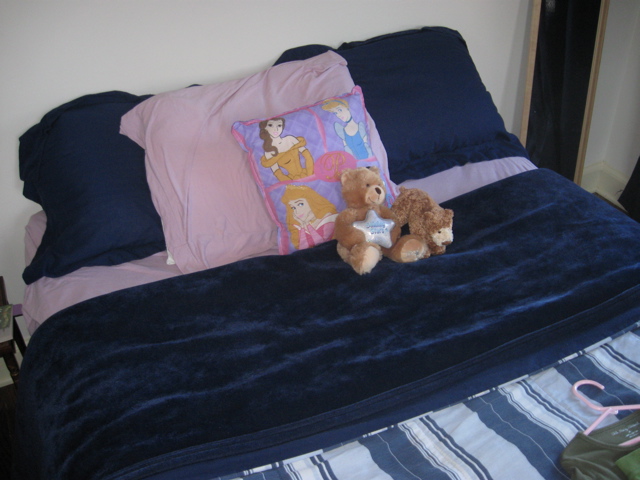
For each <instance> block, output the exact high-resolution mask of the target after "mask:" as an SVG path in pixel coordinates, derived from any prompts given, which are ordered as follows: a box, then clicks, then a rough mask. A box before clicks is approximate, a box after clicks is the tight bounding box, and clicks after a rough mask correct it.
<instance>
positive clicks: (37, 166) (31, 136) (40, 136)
mask: <svg viewBox="0 0 640 480" xmlns="http://www.w3.org/2000/svg"><path fill="white" fill-rule="evenodd" d="M148 97H149V96H142V97H140V96H136V95H131V94H129V93H125V92H115V91H114V92H105V93H99V94H94V95H86V96H83V97H80V98H78V99H76V100H73V101H71V102H69V103H66V104H64V105H61V106H60V107H58V108H56V109H54V110H52V111H51V112H49V113H47V114H46V115H45V116H44V117H43V118H42V120H41V121H40V123H38V124H37V125H35V126H33V127H31V128H30V129H29V130H28V131H27V132H26V133H25V134H23V135H22V136H21V137H20V150H19V158H20V178H21V179H22V180H23V181H24V190H23V193H24V196H25V197H27V198H28V199H30V200H33V201H34V202H37V203H39V204H40V205H41V206H42V208H43V210H44V211H45V213H46V215H47V228H46V231H45V234H44V237H43V239H42V243H41V245H40V247H39V248H38V250H37V252H36V255H35V257H34V259H33V261H32V262H31V264H30V265H29V266H27V268H26V269H25V270H24V273H23V279H24V281H25V282H26V283H27V284H30V283H32V282H35V281H36V280H38V279H39V278H41V277H45V276H46V277H59V276H62V275H65V274H67V273H70V272H72V271H74V270H77V269H78V268H81V267H85V266H94V265H116V264H119V263H123V262H128V261H131V260H136V259H140V258H144V257H147V256H149V255H152V254H154V253H156V252H159V251H162V250H164V249H165V248H166V247H165V243H164V235H163V232H162V224H161V222H160V216H159V215H158V213H157V212H156V209H155V207H154V206H153V203H152V201H151V192H150V191H149V186H148V184H147V179H146V174H145V166H144V150H143V149H142V148H140V147H139V146H138V145H136V144H135V143H134V142H133V141H131V140H130V139H129V138H127V137H125V136H124V135H121V134H120V133H119V131H120V117H122V115H124V114H125V113H126V112H128V111H129V110H130V109H131V108H133V107H134V106H135V105H137V104H138V103H140V102H141V101H142V100H145V99H146V98H148Z"/></svg>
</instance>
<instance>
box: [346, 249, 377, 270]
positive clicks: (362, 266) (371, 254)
mask: <svg viewBox="0 0 640 480" xmlns="http://www.w3.org/2000/svg"><path fill="white" fill-rule="evenodd" d="M359 257H360V258H359V260H358V261H355V262H353V264H352V266H353V269H354V270H355V271H356V272H357V273H358V274H359V275H365V274H367V273H371V270H373V267H375V266H376V265H377V264H378V262H379V261H380V258H381V254H380V250H379V249H377V248H376V247H374V246H372V245H369V246H367V247H366V248H365V249H364V251H363V252H362V253H361V254H360V255H359Z"/></svg>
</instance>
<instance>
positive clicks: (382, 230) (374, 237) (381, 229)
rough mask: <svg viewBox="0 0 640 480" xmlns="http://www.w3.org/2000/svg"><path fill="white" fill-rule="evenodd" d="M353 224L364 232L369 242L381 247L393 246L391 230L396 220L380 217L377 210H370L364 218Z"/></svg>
mask: <svg viewBox="0 0 640 480" xmlns="http://www.w3.org/2000/svg"><path fill="white" fill-rule="evenodd" d="M353 226H354V227H355V228H357V229H358V230H360V231H362V232H363V233H364V236H365V239H366V240H367V242H372V243H375V244H377V245H380V246H381V247H386V248H391V246H392V245H393V244H392V243H391V230H393V227H395V226H396V222H394V221H393V220H389V219H387V218H380V215H378V214H377V213H376V212H375V210H369V211H368V212H367V216H366V217H365V219H364V220H362V221H359V222H353Z"/></svg>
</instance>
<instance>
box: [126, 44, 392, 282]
mask: <svg viewBox="0 0 640 480" xmlns="http://www.w3.org/2000/svg"><path fill="white" fill-rule="evenodd" d="M353 86H354V83H353V80H352V79H351V76H350V74H349V71H348V69H347V66H346V61H345V60H344V59H343V58H342V57H341V56H339V55H338V54H336V53H334V52H327V53H324V54H322V55H318V56H316V57H313V58H310V59H308V60H303V61H295V62H289V63H284V64H281V65H277V66H274V67H271V68H269V69H268V70H265V71H263V72H261V73H258V74H255V75H252V76H249V77H246V78H243V79H240V80H235V81H230V82H225V83H220V84H215V85H207V86H196V87H189V88H184V89H181V90H176V91H172V92H167V93H163V94H159V95H156V96H154V97H151V98H149V99H148V100H146V101H144V102H142V103H141V104H140V105H138V106H136V107H135V108H134V109H132V110H131V111H130V112H128V113H127V114H126V115H124V116H123V117H122V122H121V126H120V131H121V133H123V134H124V135H126V136H128V137H129V138H131V139H132V140H134V141H135V142H136V143H138V144H139V145H140V146H142V147H143V148H144V149H145V150H146V168H147V179H148V181H149V187H150V189H151V195H152V199H153V202H154V204H155V206H156V209H157V210H158V213H159V214H160V217H161V218H162V223H163V229H164V235H165V239H166V243H167V249H168V250H169V252H171V254H172V256H173V258H174V260H175V262H176V265H177V266H178V268H179V269H180V270H181V271H182V272H183V273H188V272H194V271H198V270H203V269H206V268H211V267H216V266H219V265H224V264H227V263H231V262H234V261H237V260H241V259H243V258H248V257H252V256H259V255H265V254H272V253H276V251H277V227H276V224H275V223H274V221H273V220H272V218H271V217H270V215H269V213H268V211H267V209H266V207H265V204H264V201H263V198H262V195H261V193H260V190H259V189H258V186H257V185H256V182H255V181H254V179H253V176H252V174H251V169H250V167H249V164H248V162H247V161H246V154H245V153H244V152H243V150H242V148H240V146H239V145H238V144H237V142H236V141H235V139H234V137H233V135H232V133H231V126H232V125H233V123H234V121H236V120H238V119H242V118H260V117H268V116H271V115H275V114H277V113H279V112H282V111H288V110H293V109H295V108H297V107H299V106H300V105H306V104H309V103H313V102H317V101H319V100H321V99H323V98H327V97H330V96H333V95H340V94H342V93H344V92H345V91H350V90H351V89H352V88H353ZM373 130H375V129H374V128H373ZM371 134H372V147H374V148H376V149H377V152H376V155H377V157H378V159H379V161H380V163H381V166H382V167H383V169H384V170H385V171H387V170H388V169H387V165H386V152H384V149H383V148H382V144H381V142H380V139H379V136H378V134H377V132H372V133H371ZM380 155H382V157H381V156H380Z"/></svg>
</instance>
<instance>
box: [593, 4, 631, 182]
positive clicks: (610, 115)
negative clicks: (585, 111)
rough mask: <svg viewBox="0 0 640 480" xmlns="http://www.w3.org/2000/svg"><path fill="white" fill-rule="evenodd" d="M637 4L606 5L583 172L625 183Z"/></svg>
mask: <svg viewBox="0 0 640 480" xmlns="http://www.w3.org/2000/svg"><path fill="white" fill-rule="evenodd" d="M639 52H640V2H638V1H637V0H611V3H610V5H609V18H608V22H607V28H606V32H605V41H604V47H603V51H602V61H601V64H600V75H599V76H598V89H597V90H596V98H595V102H594V113H593V116H592V119H591V130H590V134H589V143H588V148H587V153H586V158H585V167H589V166H594V165H597V164H599V163H606V164H607V165H608V166H609V167H610V168H612V169H614V170H615V171H616V172H619V173H620V174H621V176H622V177H623V178H625V179H628V178H629V176H630V175H631V172H632V171H633V167H634V165H635V162H636V160H637V158H638V156H640V54H639Z"/></svg>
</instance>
